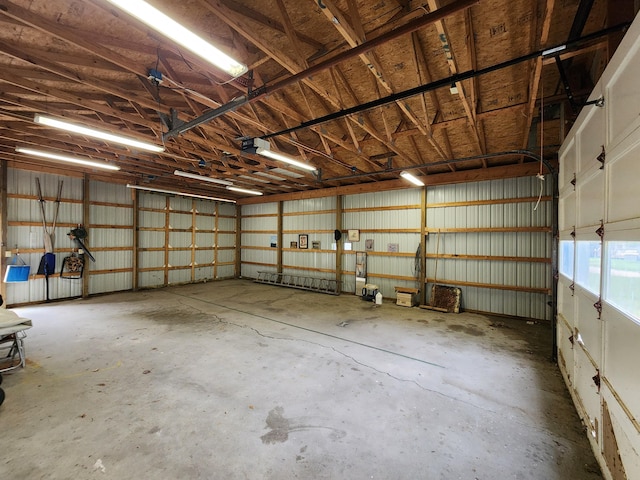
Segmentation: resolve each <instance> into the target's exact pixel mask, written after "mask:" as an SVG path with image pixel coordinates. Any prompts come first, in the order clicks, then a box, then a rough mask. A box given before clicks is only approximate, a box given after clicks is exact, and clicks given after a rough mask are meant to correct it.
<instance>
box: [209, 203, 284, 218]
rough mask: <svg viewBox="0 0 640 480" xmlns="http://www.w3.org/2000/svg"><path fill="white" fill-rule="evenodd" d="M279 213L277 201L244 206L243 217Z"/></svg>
mask: <svg viewBox="0 0 640 480" xmlns="http://www.w3.org/2000/svg"><path fill="white" fill-rule="evenodd" d="M277 213H278V204H277V203H275V202H272V203H260V204H256V205H243V206H242V216H243V217H244V216H251V215H275V214H277ZM221 215H229V214H228V213H222V212H221Z"/></svg>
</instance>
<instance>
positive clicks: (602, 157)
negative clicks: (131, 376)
mask: <svg viewBox="0 0 640 480" xmlns="http://www.w3.org/2000/svg"><path fill="white" fill-rule="evenodd" d="M606 156H607V155H606V153H605V151H604V145H602V152H600V155H598V156H597V157H596V160H598V161H599V162H600V164H601V165H600V170H604V159H605V158H606Z"/></svg>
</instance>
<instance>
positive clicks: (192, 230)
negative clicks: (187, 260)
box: [191, 198, 197, 283]
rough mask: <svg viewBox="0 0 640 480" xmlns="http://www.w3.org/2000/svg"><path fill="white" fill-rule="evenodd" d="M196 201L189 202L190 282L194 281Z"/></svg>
mask: <svg viewBox="0 0 640 480" xmlns="http://www.w3.org/2000/svg"><path fill="white" fill-rule="evenodd" d="M196 220H197V215H196V200H195V198H194V199H193V200H191V282H192V283H193V282H195V281H196Z"/></svg>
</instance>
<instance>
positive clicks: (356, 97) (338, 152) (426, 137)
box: [0, 0, 633, 201]
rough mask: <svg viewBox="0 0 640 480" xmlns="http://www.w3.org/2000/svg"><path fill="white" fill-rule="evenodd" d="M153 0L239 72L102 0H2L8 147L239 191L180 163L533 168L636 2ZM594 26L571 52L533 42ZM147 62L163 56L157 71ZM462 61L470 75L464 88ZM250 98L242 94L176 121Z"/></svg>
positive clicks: (374, 174) (273, 186)
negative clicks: (146, 149) (60, 126)
mask: <svg viewBox="0 0 640 480" xmlns="http://www.w3.org/2000/svg"><path fill="white" fill-rule="evenodd" d="M150 3H152V4H154V5H155V6H156V7H158V8H159V9H161V10H163V11H165V12H166V13H167V14H169V15H170V16H172V17H173V18H175V19H176V20H178V21H180V22H181V23H183V24H184V25H186V26H188V27H190V28H191V29H193V30H194V31H196V32H197V33H198V34H200V35H201V36H203V37H204V38H206V39H208V40H210V41H211V42H212V43H213V44H215V45H216V46H218V47H219V48H221V49H223V50H224V51H225V52H227V53H229V54H231V55H232V56H234V57H235V58H237V59H238V60H240V61H242V62H244V63H246V64H247V65H248V66H249V68H250V72H249V73H248V74H245V75H244V76H242V77H240V78H237V79H231V78H229V77H228V76H227V75H225V74H224V73H221V72H220V71H217V70H216V69H215V68H214V67H211V66H210V65H208V64H207V63H206V62H204V61H202V60H201V59H199V58H198V57H197V56H195V55H193V54H191V53H189V52H187V51H185V50H183V49H181V48H179V47H178V46H176V45H175V44H173V43H171V42H170V41H168V40H167V39H165V38H164V37H163V36H162V35H161V34H158V33H157V32H154V31H152V30H150V29H149V28H147V27H145V26H144V25H142V24H141V23H139V22H138V21H136V20H134V19H133V18H132V17H129V16H128V15H127V14H125V13H124V12H122V11H119V10H117V9H116V8H114V7H113V6H111V5H110V4H108V3H107V2H104V1H102V0H71V1H70V0H47V1H45V0H28V1H27V0H24V1H19V0H16V1H6V0H0V92H1V93H0V159H2V160H3V161H8V162H10V165H12V166H17V167H24V168H40V169H47V168H49V169H52V168H53V169H55V170H53V171H60V170H59V169H60V166H59V165H55V166H54V164H51V163H49V164H47V163H46V162H45V161H42V160H36V159H34V158H30V157H29V156H26V155H23V154H19V153H16V152H15V147H17V146H30V147H36V146H37V147H39V148H42V149H45V148H46V149H48V150H51V151H58V152H65V153H70V154H75V155H78V156H87V157H91V158H93V159H99V160H105V161H108V162H112V163H115V164H117V165H118V166H120V167H121V170H120V171H119V172H116V173H108V174H106V173H100V172H96V171H91V170H86V171H87V172H89V173H91V174H92V175H93V176H94V177H95V178H98V179H104V180H109V181H115V182H127V183H136V184H140V185H145V186H150V187H159V188H172V189H177V188H179V189H181V190H183V191H190V192H193V193H203V194H214V195H218V196H220V195H222V194H224V196H225V198H231V199H239V200H241V201H242V199H243V198H244V197H246V195H245V194H242V193H235V192H229V191H226V190H224V186H222V185H215V184H209V183H206V184H205V183H202V182H199V181H197V180H190V179H186V178H181V177H176V176H174V175H173V172H174V170H176V169H179V170H184V171H188V172H192V173H196V174H199V175H207V176H211V177H215V178H221V179H225V180H229V181H231V182H233V183H234V184H235V185H236V186H239V187H244V188H251V189H257V190H261V191H263V192H264V193H265V195H274V194H283V193H300V194H302V192H308V191H311V190H316V189H320V188H327V187H342V186H361V187H362V188H363V191H364V190H367V189H369V190H371V189H375V188H377V185H382V184H381V183H380V182H385V184H388V183H389V181H398V182H400V180H398V178H399V172H400V171H401V170H403V169H408V170H411V171H412V172H413V173H415V174H417V175H420V176H426V177H427V178H431V177H435V176H438V177H437V178H443V177H447V176H450V177H451V178H452V179H453V178H455V179H456V181H461V180H464V179H469V180H471V179H479V178H489V177H490V176H491V175H493V176H495V175H505V176H507V175H520V174H524V173H527V172H529V173H531V172H535V171H536V169H537V168H538V165H539V163H538V161H537V160H536V156H539V155H540V154H541V153H542V154H543V155H544V156H545V157H546V158H548V159H551V160H552V159H553V158H554V157H555V154H556V151H557V148H558V146H559V145H560V144H561V142H562V138H563V135H564V132H565V131H566V129H567V128H568V126H570V124H571V121H572V119H573V118H575V115H576V114H577V113H578V112H579V110H580V109H581V108H582V106H583V103H584V102H585V100H586V99H587V95H588V94H589V92H590V91H591V88H592V86H593V84H594V83H595V81H597V79H598V77H599V76H600V74H601V72H602V70H603V69H604V67H605V65H606V63H607V61H608V59H609V58H610V56H611V55H612V53H613V49H614V48H615V45H616V44H617V41H619V38H620V35H621V33H620V32H621V30H620V28H610V27H616V26H618V25H620V24H623V23H624V22H629V21H631V19H632V17H633V1H617V2H611V3H612V4H613V3H615V5H613V6H612V5H609V3H608V2H607V1H605V0H588V1H587V0H582V1H581V0H538V1H531V0H529V1H525V0H454V1H442V0H423V1H421V2H414V1H410V0H378V1H368V0H316V1H313V0H183V1H180V2H176V1H167V0H154V1H152V2H150ZM443 12H446V14H443ZM418 22H419V23H418ZM605 29H609V31H608V33H607V31H605V32H603V30H605ZM585 37H586V38H585ZM580 38H582V39H583V40H581V41H578V42H576V43H573V44H571V45H572V48H571V49H567V50H566V51H565V52H564V53H563V56H562V57H560V58H561V60H562V61H556V59H554V58H552V57H549V58H543V57H542V56H540V55H536V52H540V51H541V50H543V49H545V48H548V47H551V46H555V45H559V44H562V43H564V42H567V40H569V39H580ZM361 45H365V46H367V47H360V46H361ZM368 45H372V47H371V48H369V47H368ZM522 57H526V59H523V58H522ZM513 59H520V61H517V62H515V63H514V64H512V65H508V66H507V65H506V64H505V62H508V61H510V60H513ZM150 69H156V70H158V71H160V72H161V73H162V76H163V81H162V83H161V84H160V85H156V84H154V82H152V81H150V80H149V79H148V78H147V77H148V74H149V71H150ZM561 72H562V75H561ZM478 73H481V74H478ZM456 75H458V76H459V77H456ZM294 76H295V77H294ZM455 78H464V80H461V81H459V82H457V84H456V85H457V93H451V89H450V87H451V79H455ZM568 94H570V95H568ZM243 96H244V97H243ZM542 98H544V99H543V100H541V99H542ZM570 98H571V101H570ZM238 99H241V101H240V102H239V103H240V105H239V106H237V108H234V109H230V110H229V111H227V112H225V113H223V114H221V115H218V116H216V118H214V119H212V120H209V121H205V122H204V123H202V124H200V125H199V126H196V127H194V128H192V129H190V130H189V131H187V132H185V133H182V134H180V135H175V136H170V137H167V136H166V135H165V134H166V133H167V132H168V131H169V130H172V129H173V128H174V127H175V126H176V125H178V124H179V123H180V122H187V121H190V120H193V119H195V118H198V117H200V116H201V115H203V114H205V113H207V112H211V111H212V110H213V111H216V109H219V108H220V107H222V108H225V107H226V106H228V105H229V102H231V101H238ZM242 99H246V101H244V100H242ZM541 104H542V105H543V106H544V111H545V115H544V121H541V118H540V111H541V109H540V105H541ZM363 105H364V106H365V107H366V106H367V105H369V106H370V107H371V108H364V107H362V106H363ZM589 108H597V107H589ZM35 113H47V114H50V115H53V116H57V117H64V118H66V119H69V120H72V121H75V122H78V123H82V124H86V125H90V126H95V127H99V128H108V129H110V130H112V131H116V132H121V133H124V134H127V135H129V136H134V137H136V138H139V139H142V140H148V141H153V142H156V143H162V142H163V139H164V143H165V146H166V152H165V153H162V154H148V153H143V152H139V151H134V150H131V149H126V148H122V147H117V146H115V145H108V144H105V143H101V142H97V141H95V140H91V139H89V138H82V137H80V138H79V137H77V136H71V135H68V134H64V133H61V132H59V131H55V130H52V129H50V128H47V127H42V126H39V125H36V124H34V122H33V116H34V114H35ZM542 126H543V127H544V135H541V134H540V127H542ZM252 137H264V138H267V139H268V140H269V142H270V143H271V149H272V150H276V151H280V152H284V153H287V154H289V155H291V156H295V157H296V158H298V159H299V160H300V161H302V162H304V163H309V164H311V165H313V166H315V167H316V168H318V172H317V173H313V172H306V171H303V170H299V169H297V168H295V167H288V166H286V165H285V164H282V163H280V162H278V161H274V160H268V159H266V158H264V157H261V156H257V155H255V154H251V153H248V152H243V151H242V150H241V141H242V139H243V138H252ZM541 138H542V139H543V140H542V141H543V142H544V147H543V148H541V147H540V142H541ZM523 151H529V152H531V155H529V154H524V153H523ZM76 171H77V170H76Z"/></svg>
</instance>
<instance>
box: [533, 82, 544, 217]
mask: <svg viewBox="0 0 640 480" xmlns="http://www.w3.org/2000/svg"><path fill="white" fill-rule="evenodd" d="M540 77H542V74H540ZM543 155H544V81H541V82H540V171H539V172H538V174H537V175H536V177H537V178H538V180H540V193H539V194H538V201H537V202H536V205H535V207H533V211H534V212H535V211H536V210H538V206H539V205H540V200H542V193H543V191H544V175H543V174H542V159H543V158H544V157H543Z"/></svg>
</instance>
